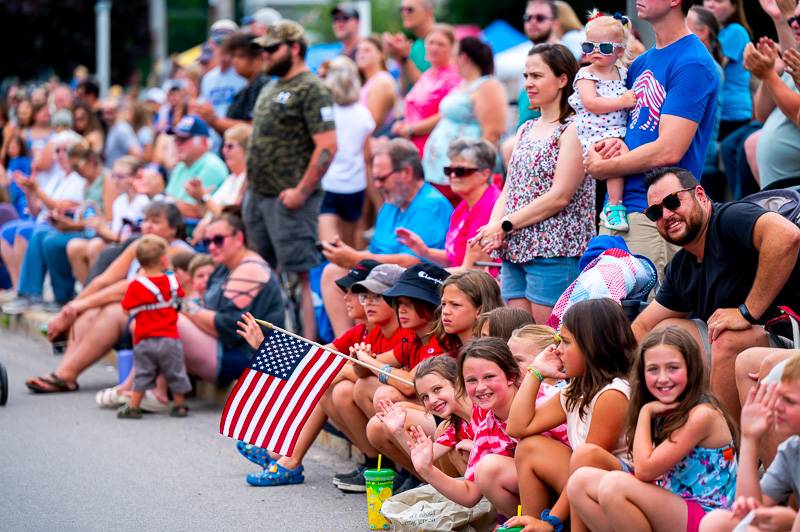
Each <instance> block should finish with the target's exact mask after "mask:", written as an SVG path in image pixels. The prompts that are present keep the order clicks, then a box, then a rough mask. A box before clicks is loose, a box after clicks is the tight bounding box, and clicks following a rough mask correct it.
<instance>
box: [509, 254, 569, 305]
mask: <svg viewBox="0 0 800 532" xmlns="http://www.w3.org/2000/svg"><path fill="white" fill-rule="evenodd" d="M579 273H580V269H579V268H578V257H537V258H535V259H533V260H532V261H529V262H524V263H522V264H517V263H514V262H508V261H505V260H504V261H503V266H502V269H501V270H500V292H501V293H502V295H503V299H505V300H506V301H508V300H509V299H527V300H529V301H533V302H534V303H536V304H537V305H543V306H545V307H552V306H554V305H555V304H556V301H558V298H559V297H561V294H563V293H564V291H565V290H566V289H567V288H568V287H569V285H570V284H572V281H574V280H575V279H576V278H577V277H578V274H579Z"/></svg>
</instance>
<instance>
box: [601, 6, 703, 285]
mask: <svg viewBox="0 0 800 532" xmlns="http://www.w3.org/2000/svg"><path fill="white" fill-rule="evenodd" d="M692 4H693V2H692V1H691V0H682V2H681V3H680V4H673V2H670V0H640V1H639V2H637V12H638V15H639V17H640V18H641V19H643V20H646V21H648V22H649V23H650V24H651V25H652V26H653V31H654V32H655V36H656V46H655V47H654V48H651V49H650V50H648V51H647V52H645V53H644V54H642V55H640V56H639V57H637V58H636V60H635V61H634V62H633V64H632V65H631V67H630V69H629V70H628V81H627V85H628V88H630V89H632V90H633V91H634V92H636V107H634V108H633V109H632V110H631V112H630V114H629V117H628V130H627V134H626V137H625V142H624V145H623V143H622V142H621V141H619V140H610V141H606V142H604V143H598V144H596V145H595V147H594V148H592V149H591V150H590V151H589V153H588V154H587V156H586V171H587V172H588V173H589V174H591V175H592V176H593V177H594V178H595V179H606V178H608V177H611V176H617V175H623V176H626V178H625V192H624V198H623V199H624V203H625V205H626V206H627V207H628V213H629V214H628V222H629V224H630V230H629V231H628V232H617V231H609V230H606V229H605V228H601V231H600V232H601V233H605V234H613V235H618V236H622V237H623V238H625V241H626V242H627V244H628V247H629V248H630V250H631V252H632V253H636V254H641V255H645V256H646V257H648V258H649V259H650V260H652V261H653V262H654V263H655V265H656V268H657V269H658V272H659V277H663V272H664V267H665V266H666V263H667V262H668V261H669V259H671V258H672V256H673V255H674V254H675V251H676V248H675V246H673V245H672V244H669V243H668V242H666V241H664V240H663V239H662V238H661V237H660V236H659V234H658V231H657V229H656V226H655V224H654V223H653V222H651V221H649V220H648V219H647V218H646V217H645V215H644V214H643V211H644V209H645V208H646V207H647V196H646V191H645V185H644V172H646V171H648V170H651V169H653V168H658V167H662V166H679V167H681V168H684V169H686V170H689V171H690V172H692V174H694V175H701V174H702V172H703V162H704V159H705V154H706V150H707V148H708V143H709V141H710V140H711V136H712V133H713V129H714V121H715V118H716V113H717V93H718V91H719V77H718V73H717V69H716V66H715V65H714V59H713V58H712V57H711V54H709V52H708V50H706V48H705V46H704V45H703V43H702V42H701V41H700V39H698V38H697V37H696V36H695V35H693V34H692V33H690V32H689V30H688V29H687V27H686V13H688V11H689V8H690V7H691V6H692ZM625 146H627V150H626V149H624V147H625Z"/></svg>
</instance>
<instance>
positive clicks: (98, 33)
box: [94, 0, 111, 98]
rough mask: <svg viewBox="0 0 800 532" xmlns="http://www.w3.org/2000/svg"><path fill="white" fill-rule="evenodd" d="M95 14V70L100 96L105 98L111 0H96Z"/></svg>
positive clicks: (109, 75) (109, 47)
mask: <svg viewBox="0 0 800 532" xmlns="http://www.w3.org/2000/svg"><path fill="white" fill-rule="evenodd" d="M94 14H95V45H94V47H95V62H96V65H95V70H96V71H97V83H98V84H99V85H100V96H101V97H103V98H105V96H106V95H107V94H108V87H109V85H110V84H111V0H97V2H95V4H94Z"/></svg>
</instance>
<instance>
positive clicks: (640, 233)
mask: <svg viewBox="0 0 800 532" xmlns="http://www.w3.org/2000/svg"><path fill="white" fill-rule="evenodd" d="M628 225H629V226H630V229H628V231H613V230H611V229H608V228H606V227H603V226H600V234H601V235H611V236H621V237H622V238H624V239H625V243H626V244H628V249H629V250H630V252H631V253H633V254H634V255H644V256H645V257H647V258H648V259H650V260H651V261H653V264H655V266H656V271H657V272H658V282H659V284H660V283H661V281H663V280H664V268H666V266H667V263H668V262H669V261H670V260H672V257H674V256H675V253H677V252H678V250H679V249H680V248H679V247H678V246H675V245H673V244H670V243H669V242H667V241H666V240H664V239H663V238H661V235H659V234H658V229H656V224H655V222H651V221H650V220H648V219H647V216H645V215H644V214H643V213H641V212H631V213H628ZM653 295H655V291H653V292H651V298H652V297H653Z"/></svg>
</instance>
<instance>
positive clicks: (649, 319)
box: [631, 301, 689, 342]
mask: <svg viewBox="0 0 800 532" xmlns="http://www.w3.org/2000/svg"><path fill="white" fill-rule="evenodd" d="M688 315H689V313H688V312H677V311H675V310H670V309H668V308H667V307H665V306H664V305H662V304H661V303H659V302H658V301H651V302H650V304H649V305H647V307H646V308H645V309H644V310H643V311H642V313H641V314H639V316H637V318H636V319H635V320H634V321H633V324H632V325H631V329H632V330H633V335H634V336H635V337H636V341H637V342H641V341H642V339H643V338H644V337H645V336H647V334H648V333H649V332H650V331H652V330H653V329H655V328H656V327H658V324H659V323H661V322H662V321H664V320H666V319H669V318H686V317H687V316H688Z"/></svg>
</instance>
